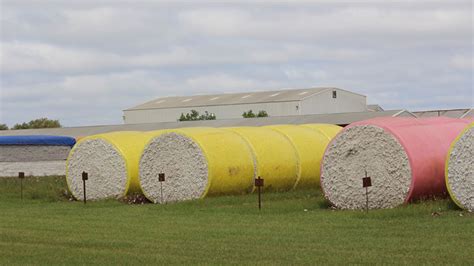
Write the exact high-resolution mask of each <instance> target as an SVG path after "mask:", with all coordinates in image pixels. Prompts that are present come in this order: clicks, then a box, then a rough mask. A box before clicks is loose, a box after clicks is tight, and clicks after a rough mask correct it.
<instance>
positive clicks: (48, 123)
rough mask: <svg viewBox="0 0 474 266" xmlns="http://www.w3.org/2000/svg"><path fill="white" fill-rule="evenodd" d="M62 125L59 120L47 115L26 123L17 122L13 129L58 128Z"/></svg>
mask: <svg viewBox="0 0 474 266" xmlns="http://www.w3.org/2000/svg"><path fill="white" fill-rule="evenodd" d="M57 127H61V123H59V120H51V119H48V118H46V117H43V118H38V119H34V120H31V121H30V122H28V123H26V122H23V123H21V124H15V125H14V126H13V128H12V129H31V128H57Z"/></svg>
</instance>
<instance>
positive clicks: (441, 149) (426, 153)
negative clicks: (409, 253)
mask: <svg viewBox="0 0 474 266" xmlns="http://www.w3.org/2000/svg"><path fill="white" fill-rule="evenodd" d="M472 121H473V120H471V119H455V118H447V117H436V118H401V117H381V118H375V119H369V120H365V121H360V122H355V123H352V124H350V125H349V126H347V127H346V128H345V129H344V130H342V131H341V132H339V134H343V133H344V131H345V130H347V128H350V127H353V126H359V125H373V126H377V127H380V128H383V129H384V130H385V131H386V132H388V133H390V134H391V135H393V136H394V137H395V138H396V139H397V140H398V141H399V142H400V144H401V145H402V146H403V148H404V149H405V152H406V153H407V156H408V159H409V162H410V168H411V172H412V178H411V185H410V190H409V192H408V196H407V198H406V199H405V202H410V201H412V200H416V199H420V198H426V197H429V196H437V195H442V196H445V195H446V194H447V189H446V184H445V181H444V165H445V161H446V155H447V153H448V150H449V147H450V145H451V143H452V142H453V140H454V139H455V138H456V137H457V135H458V134H459V133H460V132H461V131H462V130H463V129H464V128H465V127H466V125H467V124H469V123H471V122H472ZM336 138H337V136H336ZM328 147H331V144H330V145H328ZM321 173H322V174H321V176H322V177H321V179H323V178H324V173H323V170H322V168H321ZM321 184H322V182H321ZM321 188H323V191H324V187H323V186H321Z"/></svg>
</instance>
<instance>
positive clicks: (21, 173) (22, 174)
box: [18, 172, 25, 200]
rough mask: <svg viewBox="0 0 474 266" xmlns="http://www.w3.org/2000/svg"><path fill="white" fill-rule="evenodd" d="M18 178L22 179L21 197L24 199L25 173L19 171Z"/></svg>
mask: <svg viewBox="0 0 474 266" xmlns="http://www.w3.org/2000/svg"><path fill="white" fill-rule="evenodd" d="M18 178H19V179H20V199H21V200H23V179H24V178H25V173H24V172H19V173H18Z"/></svg>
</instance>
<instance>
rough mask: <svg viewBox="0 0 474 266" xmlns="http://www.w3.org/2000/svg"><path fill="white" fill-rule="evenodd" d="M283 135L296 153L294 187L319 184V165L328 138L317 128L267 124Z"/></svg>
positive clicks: (307, 186)
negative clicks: (296, 164)
mask: <svg viewBox="0 0 474 266" xmlns="http://www.w3.org/2000/svg"><path fill="white" fill-rule="evenodd" d="M267 127H268V128H271V129H273V130H276V131H278V132H280V133H281V134H283V135H285V137H287V138H288V139H289V140H290V142H291V143H292V144H293V146H294V147H295V149H296V152H297V154H298V159H299V160H298V162H299V164H298V166H299V167H298V168H299V172H298V173H299V174H298V180H297V182H296V184H295V188H309V187H316V186H318V185H319V178H320V165H321V160H322V158H323V154H324V150H325V148H326V146H327V144H328V138H327V137H326V136H325V135H323V134H322V133H320V132H319V131H317V130H313V129H310V128H307V127H301V126H295V125H274V126H267Z"/></svg>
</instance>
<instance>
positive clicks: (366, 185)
mask: <svg viewBox="0 0 474 266" xmlns="http://www.w3.org/2000/svg"><path fill="white" fill-rule="evenodd" d="M371 186H372V180H371V178H370V176H367V170H365V177H364V178H362V187H364V188H365V210H366V212H367V213H369V187H371Z"/></svg>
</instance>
